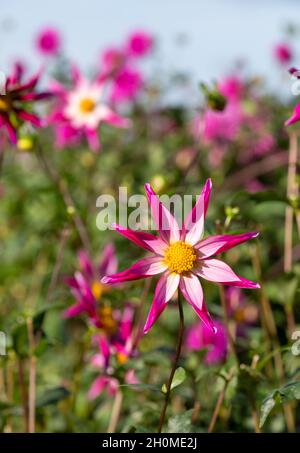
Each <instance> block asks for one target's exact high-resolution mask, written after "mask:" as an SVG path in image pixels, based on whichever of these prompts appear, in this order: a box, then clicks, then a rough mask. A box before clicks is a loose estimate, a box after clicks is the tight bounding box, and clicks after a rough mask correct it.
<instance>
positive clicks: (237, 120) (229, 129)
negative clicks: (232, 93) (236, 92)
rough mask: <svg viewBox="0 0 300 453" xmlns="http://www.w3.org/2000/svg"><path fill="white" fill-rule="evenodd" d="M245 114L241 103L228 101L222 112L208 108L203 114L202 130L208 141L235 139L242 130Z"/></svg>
mask: <svg viewBox="0 0 300 453" xmlns="http://www.w3.org/2000/svg"><path fill="white" fill-rule="evenodd" d="M243 119H244V115H243V112H242V109H241V106H240V104H238V103H236V102H228V103H227V105H226V107H225V109H224V110H223V111H222V112H217V111H215V110H210V109H207V110H206V111H205V113H204V115H203V119H202V123H201V126H200V128H201V131H202V134H203V138H204V139H205V140H207V141H221V142H223V141H228V140H233V139H234V138H235V136H236V135H237V133H238V132H239V130H240V127H241V125H242V123H243Z"/></svg>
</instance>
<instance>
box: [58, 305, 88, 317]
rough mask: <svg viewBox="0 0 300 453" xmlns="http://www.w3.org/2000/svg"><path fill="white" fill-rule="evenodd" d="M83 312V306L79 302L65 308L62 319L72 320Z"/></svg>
mask: <svg viewBox="0 0 300 453" xmlns="http://www.w3.org/2000/svg"><path fill="white" fill-rule="evenodd" d="M84 311H85V306H84V304H82V303H81V302H78V303H76V304H74V305H71V307H69V308H67V309H66V310H65V311H64V313H63V317H64V318H74V316H78V315H80V314H81V313H83V312H84Z"/></svg>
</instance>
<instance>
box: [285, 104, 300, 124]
mask: <svg viewBox="0 0 300 453" xmlns="http://www.w3.org/2000/svg"><path fill="white" fill-rule="evenodd" d="M299 120H300V103H299V104H297V105H296V107H295V108H294V111H293V113H292V115H291V116H290V118H289V119H287V120H286V122H285V123H284V124H285V125H286V126H291V125H292V124H294V123H297V122H298V121H299Z"/></svg>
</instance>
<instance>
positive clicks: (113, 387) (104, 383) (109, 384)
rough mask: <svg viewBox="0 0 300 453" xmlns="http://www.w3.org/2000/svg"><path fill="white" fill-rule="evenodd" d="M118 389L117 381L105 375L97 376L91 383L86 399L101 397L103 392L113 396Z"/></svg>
mask: <svg viewBox="0 0 300 453" xmlns="http://www.w3.org/2000/svg"><path fill="white" fill-rule="evenodd" d="M118 388H119V381H118V379H116V378H114V377H112V376H107V375H103V376H99V377H97V378H96V379H95V381H94V382H93V383H92V385H91V388H90V390H89V393H88V397H89V399H91V400H93V399H95V398H97V397H98V396H99V395H101V393H102V392H103V391H106V392H107V393H108V395H110V396H114V395H115V394H116V393H117V390H118Z"/></svg>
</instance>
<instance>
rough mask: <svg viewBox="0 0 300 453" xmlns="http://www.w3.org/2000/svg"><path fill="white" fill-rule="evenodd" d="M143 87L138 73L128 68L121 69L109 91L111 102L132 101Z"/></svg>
mask: <svg viewBox="0 0 300 453" xmlns="http://www.w3.org/2000/svg"><path fill="white" fill-rule="evenodd" d="M142 86H143V79H142V76H141V74H140V72H139V71H137V70H135V69H130V68H124V69H122V70H121V71H120V72H119V73H118V74H117V75H116V77H115V78H114V80H113V84H112V91H111V100H112V102H122V101H128V100H133V99H134V98H135V97H136V96H137V94H138V92H139V91H140V89H141V88H142Z"/></svg>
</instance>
